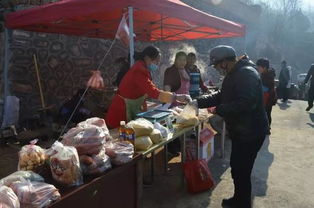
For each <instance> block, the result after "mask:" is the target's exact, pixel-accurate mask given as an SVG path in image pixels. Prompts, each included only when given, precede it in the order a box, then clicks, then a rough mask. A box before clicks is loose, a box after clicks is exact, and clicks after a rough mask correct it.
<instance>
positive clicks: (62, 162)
mask: <svg viewBox="0 0 314 208" xmlns="http://www.w3.org/2000/svg"><path fill="white" fill-rule="evenodd" d="M51 152H52V155H51V157H50V169H51V172H52V177H53V178H54V179H55V180H56V181H57V182H59V183H60V184H62V185H65V186H75V185H81V184H82V183H83V178H82V173H81V168H80V161H79V157H78V154H77V150H76V149H75V147H70V146H64V145H63V144H62V143H60V142H58V141H56V142H55V143H54V144H53V145H52V147H51Z"/></svg>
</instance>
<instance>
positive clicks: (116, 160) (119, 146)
mask: <svg viewBox="0 0 314 208" xmlns="http://www.w3.org/2000/svg"><path fill="white" fill-rule="evenodd" d="M105 148H106V154H107V155H108V156H109V157H110V159H111V162H112V164H114V165H122V164H124V163H127V162H130V161H131V160H132V158H133V154H134V146H133V144H131V143H130V142H112V141H110V142H107V143H106V144H105Z"/></svg>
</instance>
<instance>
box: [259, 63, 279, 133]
mask: <svg viewBox="0 0 314 208" xmlns="http://www.w3.org/2000/svg"><path fill="white" fill-rule="evenodd" d="M256 66H257V70H258V72H259V73H260V76H261V80H262V85H263V93H264V105H265V111H266V113H267V117H268V122H269V126H270V124H271V120H272V119H271V111H272V109H273V105H275V104H276V102H277V95H276V90H275V77H276V74H275V70H273V69H272V68H270V67H269V60H268V59H266V58H260V59H258V60H257V61H256ZM269 133H270V132H269Z"/></svg>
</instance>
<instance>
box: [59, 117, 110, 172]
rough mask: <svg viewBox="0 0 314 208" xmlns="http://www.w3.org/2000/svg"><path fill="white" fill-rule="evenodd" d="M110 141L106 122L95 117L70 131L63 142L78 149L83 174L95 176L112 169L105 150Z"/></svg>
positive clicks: (64, 136)
mask: <svg viewBox="0 0 314 208" xmlns="http://www.w3.org/2000/svg"><path fill="white" fill-rule="evenodd" d="M110 139H111V137H110V134H109V130H108V128H107V126H106V122H105V120H104V119H101V118H96V117H94V118H90V119H87V120H86V121H83V122H81V123H79V124H77V126H76V127H75V128H72V129H70V130H69V131H68V132H67V133H66V134H65V135H63V139H62V141H61V142H62V143H63V144H64V145H67V146H74V147H75V148H76V149H77V151H78V154H79V159H80V163H81V168H82V171H83V174H84V175H93V174H101V173H103V172H105V171H106V170H108V169H110V168H111V162H110V158H109V157H108V156H107V155H106V149H105V148H104V145H105V143H106V142H107V141H109V140H110Z"/></svg>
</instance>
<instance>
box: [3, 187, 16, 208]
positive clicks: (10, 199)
mask: <svg viewBox="0 0 314 208" xmlns="http://www.w3.org/2000/svg"><path fill="white" fill-rule="evenodd" d="M0 207H1V208H20V201H19V199H18V198H17V196H16V194H15V193H14V192H13V190H12V189H11V188H10V187H7V186H3V185H0Z"/></svg>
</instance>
